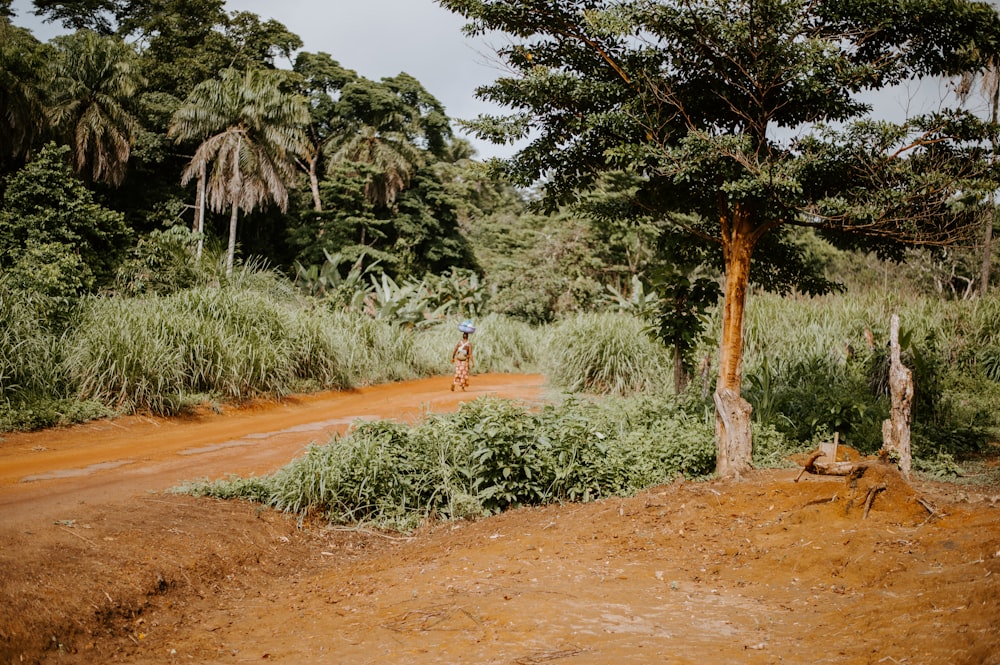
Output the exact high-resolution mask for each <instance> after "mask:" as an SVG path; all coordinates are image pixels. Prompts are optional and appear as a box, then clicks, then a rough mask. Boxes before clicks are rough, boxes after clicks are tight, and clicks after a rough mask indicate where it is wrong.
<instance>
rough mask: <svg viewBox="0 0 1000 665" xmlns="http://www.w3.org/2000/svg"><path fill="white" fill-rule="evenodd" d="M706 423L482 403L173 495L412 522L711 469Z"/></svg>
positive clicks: (570, 407)
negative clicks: (267, 471) (257, 474)
mask: <svg viewBox="0 0 1000 665" xmlns="http://www.w3.org/2000/svg"><path fill="white" fill-rule="evenodd" d="M714 460H715V447H714V443H713V436H712V428H711V427H710V426H709V425H707V424H705V423H704V422H699V421H696V420H695V419H692V418H690V417H688V416H685V415H684V414H683V413H680V412H678V411H676V410H675V409H674V408H673V407H671V406H670V404H669V403H666V402H660V401H657V400H653V399H650V398H637V399H631V400H620V399H612V400H609V401H608V402H607V403H604V404H597V403H591V402H586V401H580V400H568V401H567V402H565V403H564V404H561V405H557V406H549V407H546V408H544V409H542V410H541V411H540V412H537V413H534V412H531V411H529V410H528V409H526V408H525V407H523V406H520V405H517V404H515V403H513V402H511V401H509V400H499V399H495V398H481V399H478V400H475V401H473V402H469V403H466V404H463V405H462V407H461V408H460V409H459V411H458V412H457V413H455V414H450V415H438V416H431V417H430V418H428V419H427V420H426V421H425V422H423V423H421V424H420V425H417V426H415V427H406V426H403V425H400V424H397V423H390V422H372V423H364V424H361V425H359V426H358V427H357V428H355V429H354V430H352V431H351V432H350V433H349V434H348V435H347V436H345V437H342V438H335V439H333V440H332V441H331V442H329V443H328V444H326V445H324V446H311V447H310V448H309V449H308V451H307V452H306V454H305V455H304V456H302V457H300V458H298V459H296V460H294V461H293V462H292V463H291V464H289V465H288V466H286V467H285V468H283V469H281V470H279V471H278V472H277V473H275V474H273V475H271V476H269V477H267V478H264V479H260V480H253V479H251V480H240V479H232V478H231V479H227V480H225V481H222V482H217V483H206V484H196V485H192V486H188V487H184V488H181V489H180V491H186V492H189V493H195V494H201V495H211V496H217V497H222V498H243V499H248V500H252V501H259V502H262V503H265V504H268V505H271V506H274V507H276V508H279V509H281V510H286V511H289V512H295V513H298V514H309V513H317V514H322V515H324V516H325V517H326V518H327V519H329V520H331V521H334V522H358V521H363V522H371V523H374V524H377V525H379V526H385V527H392V528H411V527H413V526H415V525H416V524H418V523H419V522H420V521H421V520H423V519H426V518H427V517H428V516H431V515H437V516H440V517H444V518H463V517H469V516H477V515H484V514H489V513H494V512H498V511H501V510H505V509H507V508H511V507H515V506H523V505H537V504H542V503H546V502H550V501H562V500H582V501H588V500H593V499H597V498H600V497H604V496H609V495H612V494H621V493H631V492H636V491H638V490H640V489H643V488H644V487H647V486H649V485H651V484H656V483H661V482H668V481H670V480H671V479H673V478H675V477H676V476H677V475H679V474H683V475H685V476H687V477H692V478H694V477H700V476H704V475H707V474H709V473H711V471H712V469H713V468H714V463H715V462H714Z"/></svg>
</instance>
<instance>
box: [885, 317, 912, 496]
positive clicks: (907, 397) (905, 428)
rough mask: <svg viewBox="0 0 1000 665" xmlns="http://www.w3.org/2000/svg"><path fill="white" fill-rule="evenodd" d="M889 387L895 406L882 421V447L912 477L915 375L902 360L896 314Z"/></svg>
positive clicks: (891, 325)
mask: <svg viewBox="0 0 1000 665" xmlns="http://www.w3.org/2000/svg"><path fill="white" fill-rule="evenodd" d="M889 353H890V365H889V390H890V394H891V397H892V406H891V409H890V411H889V419H888V420H885V421H883V422H882V449H883V450H885V451H886V452H887V453H888V454H889V456H890V458H891V459H892V460H893V461H894V462H896V463H897V464H898V465H899V470H900V472H901V473H902V474H903V477H904V478H907V479H908V478H909V477H910V465H911V463H912V458H911V455H910V408H911V406H912V403H913V374H912V372H910V370H909V369H907V368H906V366H905V365H903V362H902V360H900V348H899V315H898V314H893V315H892V322H891V324H890V328H889Z"/></svg>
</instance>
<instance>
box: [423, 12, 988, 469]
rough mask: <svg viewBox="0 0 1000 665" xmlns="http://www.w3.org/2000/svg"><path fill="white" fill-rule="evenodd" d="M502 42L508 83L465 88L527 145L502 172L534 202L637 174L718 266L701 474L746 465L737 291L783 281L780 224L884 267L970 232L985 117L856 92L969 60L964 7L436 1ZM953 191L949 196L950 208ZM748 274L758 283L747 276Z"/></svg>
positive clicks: (648, 197) (654, 200) (978, 51)
mask: <svg viewBox="0 0 1000 665" xmlns="http://www.w3.org/2000/svg"><path fill="white" fill-rule="evenodd" d="M439 4H441V5H442V6H443V7H445V8H447V9H451V10H453V11H456V12H459V13H461V14H462V15H464V16H465V17H466V18H468V19H470V20H471V23H470V24H469V26H468V27H467V30H468V32H470V33H471V34H481V33H485V32H487V31H501V32H505V33H507V34H509V35H511V36H512V37H513V38H514V40H515V42H514V43H512V44H511V45H509V46H507V47H504V48H502V49H500V50H499V51H498V54H499V56H500V57H501V58H502V59H503V60H504V61H505V64H506V65H507V66H508V67H509V69H510V70H512V71H513V72H515V74H516V76H511V77H505V78H501V79H499V80H498V81H497V82H496V83H495V84H493V85H491V86H486V87H483V88H481V89H480V90H479V95H480V96H481V97H482V98H484V99H486V100H489V101H492V102H496V103H498V104H500V105H503V106H508V107H511V108H513V109H514V110H515V112H514V113H513V114H512V115H509V116H504V117H494V118H490V117H485V118H480V119H479V120H478V121H477V122H475V123H473V124H472V125H471V126H472V128H473V129H475V130H476V131H477V133H478V134H479V135H480V136H481V137H484V138H492V139H494V140H498V141H505V140H509V139H511V138H515V139H517V138H528V139H530V142H529V144H528V145H527V147H525V148H524V149H523V150H521V151H520V152H519V153H518V155H516V156H515V157H514V158H513V159H511V160H509V161H508V162H507V163H506V164H505V165H504V170H505V171H506V173H507V174H508V175H509V176H510V177H512V178H514V179H515V180H516V181H517V182H519V183H520V184H524V185H527V184H530V183H532V182H534V181H536V180H537V179H539V178H541V177H544V178H545V181H544V182H545V194H546V198H547V201H548V202H549V204H550V205H553V206H554V205H557V204H559V203H560V202H563V201H566V200H570V199H572V198H574V197H575V196H576V195H578V193H579V192H580V191H582V190H584V189H585V188H586V187H587V186H589V184H590V183H591V182H593V180H594V178H595V177H597V175H599V174H600V173H601V172H603V171H605V170H608V169H613V168H618V169H627V170H632V171H634V172H635V173H638V174H640V175H642V176H643V177H644V178H645V181H646V182H645V185H644V186H643V187H641V188H640V189H639V191H638V192H637V195H636V201H637V204H639V205H642V206H645V207H646V208H648V209H649V210H650V211H652V212H653V213H655V214H656V215H660V216H661V215H664V214H667V213H670V212H680V213H687V214H689V215H691V216H690V217H689V218H688V219H689V220H691V222H690V223H686V224H679V225H678V229H679V230H680V231H682V232H683V233H685V234H688V235H691V236H694V237H697V238H701V239H705V240H710V241H711V242H713V243H715V245H716V247H717V251H720V250H721V255H722V262H723V265H724V267H725V284H724V298H725V299H724V302H723V321H722V333H721V343H720V359H719V360H720V363H719V365H720V366H719V375H718V380H717V383H716V392H715V403H716V432H717V441H718V448H719V450H718V456H717V466H716V471H717V472H718V474H719V475H720V476H722V477H731V476H739V475H740V474H741V473H742V472H743V471H745V470H747V469H749V468H750V460H751V453H752V442H751V437H750V418H749V413H750V405H749V404H748V403H747V402H746V401H745V400H743V398H742V397H741V394H740V393H741V383H742V360H743V320H744V305H745V299H746V294H747V290H748V287H749V284H750V281H751V279H754V280H755V281H761V282H762V283H764V284H765V285H766V283H767V281H769V280H773V281H776V282H778V283H782V282H783V283H788V281H789V280H791V281H792V283H795V278H796V275H795V272H796V271H795V270H794V269H793V270H791V271H788V270H786V266H783V265H782V264H781V262H780V261H771V262H768V261H764V262H761V261H757V262H754V261H752V259H753V258H754V257H755V255H756V256H757V257H758V258H761V257H762V258H765V259H766V258H768V257H769V255H770V252H771V251H772V250H775V251H780V250H781V248H782V247H787V244H788V243H787V232H788V229H789V228H790V226H792V225H799V226H808V227H813V228H816V229H820V230H822V231H824V232H825V233H827V234H828V235H829V236H830V237H831V238H833V239H836V240H838V241H841V242H842V244H843V245H845V246H851V245H853V246H855V247H857V246H863V247H865V248H866V249H870V250H874V251H877V252H879V253H880V254H881V255H883V256H900V251H901V247H902V246H903V245H904V244H906V243H915V244H927V245H940V244H947V243H949V242H953V241H955V240H957V239H959V238H961V237H964V236H966V235H968V234H969V233H971V232H972V229H973V228H974V227H975V221H974V215H973V214H971V213H972V212H973V211H972V208H971V207H970V206H964V205H961V204H965V203H969V202H970V200H971V199H970V198H969V195H971V194H972V193H973V192H974V191H976V190H981V189H983V188H984V186H986V185H987V183H986V182H985V181H984V180H983V179H982V178H983V176H984V170H983V168H982V167H983V165H984V156H985V153H986V152H987V150H988V148H987V147H986V146H985V145H984V139H985V137H986V136H987V133H988V132H987V129H986V127H984V123H982V122H980V121H978V119H976V118H973V117H970V116H969V115H967V114H962V113H960V112H952V113H942V114H938V115H936V116H933V117H923V118H913V119H910V120H908V121H906V122H903V123H901V124H892V123H888V122H876V121H872V120H869V119H868V118H867V115H868V114H869V112H870V110H871V109H870V107H869V106H868V105H867V104H865V103H864V102H863V101H861V100H859V99H858V95H859V94H860V93H862V92H864V91H866V90H878V89H881V88H884V87H887V86H890V85H893V84H896V83H899V82H901V81H905V80H907V79H909V78H912V77H917V76H934V75H953V74H957V73H959V72H963V71H971V70H976V69H979V68H980V67H982V64H983V61H984V58H985V57H986V56H987V55H988V54H991V53H996V52H997V49H998V45H1000V17H998V15H997V12H996V10H995V9H993V8H992V7H990V6H989V5H987V4H984V3H973V2H967V1H965V0H950V1H948V2H944V3H941V2H938V1H937V0H909V1H908V2H906V3H904V4H902V5H901V4H900V3H899V2H897V1H896V0H853V1H850V2H823V1H821V2H811V1H807V0H753V1H751V0H674V1H659V2H654V1H652V0H624V1H611V0H554V1H546V2H541V1H540V0H515V1H503V2H501V1H500V0H439ZM963 195H965V198H963ZM755 265H756V267H757V270H756V275H755V273H754V266H755ZM761 268H763V270H761Z"/></svg>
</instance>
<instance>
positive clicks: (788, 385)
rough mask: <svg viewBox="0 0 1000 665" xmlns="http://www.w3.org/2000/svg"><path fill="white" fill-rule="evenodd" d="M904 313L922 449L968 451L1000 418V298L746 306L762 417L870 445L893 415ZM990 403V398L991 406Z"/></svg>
mask: <svg viewBox="0 0 1000 665" xmlns="http://www.w3.org/2000/svg"><path fill="white" fill-rule="evenodd" d="M893 314H898V315H899V316H900V324H901V325H900V328H901V333H900V338H901V346H902V347H903V361H904V364H906V365H907V366H908V367H909V368H910V369H911V371H912V372H913V377H914V386H915V396H914V402H913V419H914V441H915V448H916V449H917V451H918V453H919V454H924V455H933V454H936V452H937V451H938V450H941V449H942V446H943V447H944V449H945V450H948V451H951V452H968V451H971V450H975V449H977V448H978V447H979V446H981V445H982V444H983V443H984V442H985V440H986V438H987V437H988V436H990V434H989V432H990V430H991V428H994V429H995V428H996V427H997V426H998V425H1000V419H998V415H997V413H996V409H995V404H996V403H997V402H998V400H1000V383H998V379H1000V372H998V371H996V369H997V363H996V360H997V359H1000V353H997V352H996V350H998V349H1000V344H998V337H1000V328H998V326H1000V298H997V297H996V296H993V297H990V298H985V299H980V300H976V301H963V302H944V301H940V300H937V299H933V298H926V297H925V298H921V297H908V298H900V297H898V296H895V295H892V294H888V295H879V294H874V293H871V294H865V295H860V296H858V295H854V296H844V295H834V296H825V297H821V298H779V297H776V296H769V295H757V296H754V297H753V298H751V299H750V301H749V303H748V307H747V320H746V346H745V361H744V378H745V386H744V387H745V393H746V396H747V398H748V400H749V401H750V402H751V404H753V406H754V409H755V411H754V417H755V419H756V420H757V421H758V422H761V423H767V424H769V425H771V426H774V427H776V428H778V429H780V430H782V431H783V432H785V433H786V434H787V435H789V436H790V437H793V438H795V439H798V440H809V439H811V438H813V437H815V436H817V435H818V434H820V433H822V432H824V431H825V432H826V433H827V434H832V433H833V432H834V431H836V432H840V433H841V434H842V436H843V437H844V440H845V441H846V442H848V443H850V444H851V445H854V446H856V447H858V448H859V449H861V450H863V451H865V452H873V451H874V450H876V449H878V447H879V446H880V445H881V422H882V420H883V419H884V418H886V417H887V415H888V406H889V404H888V388H887V384H886V379H885V376H886V375H885V372H886V367H887V350H886V347H887V344H888V328H889V322H890V319H891V317H892V315H893ZM991 404H992V406H991Z"/></svg>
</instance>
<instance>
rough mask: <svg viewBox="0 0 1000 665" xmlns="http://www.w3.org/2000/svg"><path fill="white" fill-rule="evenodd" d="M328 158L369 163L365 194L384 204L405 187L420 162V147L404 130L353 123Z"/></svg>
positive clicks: (393, 201)
mask: <svg viewBox="0 0 1000 665" xmlns="http://www.w3.org/2000/svg"><path fill="white" fill-rule="evenodd" d="M330 159H331V160H332V161H333V162H335V163H343V162H354V163H359V164H366V165H368V166H369V167H371V173H370V174H369V176H368V179H367V181H366V182H365V198H367V199H368V200H369V201H371V202H372V203H373V204H374V205H375V206H378V207H382V208H388V207H391V206H392V204H393V203H395V201H396V196H397V195H398V194H399V193H400V192H401V191H403V190H404V189H406V187H407V186H408V185H409V184H410V179H411V178H412V177H413V172H414V171H415V170H416V168H417V167H418V166H420V165H421V164H422V162H423V157H422V155H421V153H420V150H419V149H418V148H417V147H416V146H414V145H413V144H412V143H411V142H410V137H409V136H407V135H406V134H405V133H404V132H401V131H393V130H385V129H380V128H379V127H377V126H373V125H363V124H359V125H355V126H354V127H353V128H352V129H351V130H350V131H348V132H345V134H344V135H342V136H341V137H340V140H339V141H336V142H335V143H334V144H333V154H332V155H331V156H330Z"/></svg>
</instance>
